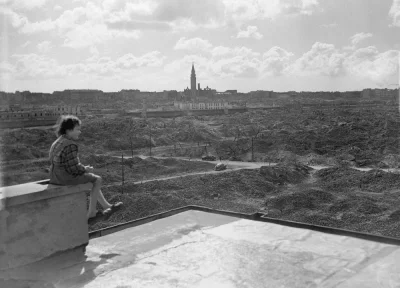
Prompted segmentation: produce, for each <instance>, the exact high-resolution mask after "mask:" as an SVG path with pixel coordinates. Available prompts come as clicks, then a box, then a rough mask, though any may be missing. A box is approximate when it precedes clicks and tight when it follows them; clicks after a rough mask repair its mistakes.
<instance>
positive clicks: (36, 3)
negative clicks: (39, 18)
mask: <svg viewBox="0 0 400 288" xmlns="http://www.w3.org/2000/svg"><path fill="white" fill-rule="evenodd" d="M46 2H48V0H29V1H26V0H1V1H0V4H3V5H5V6H7V7H9V8H11V9H13V10H14V9H15V10H32V9H34V8H40V7H42V6H44V4H46Z"/></svg>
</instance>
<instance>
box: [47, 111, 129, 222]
mask: <svg viewBox="0 0 400 288" xmlns="http://www.w3.org/2000/svg"><path fill="white" fill-rule="evenodd" d="M56 133H57V136H58V138H57V140H56V141H55V142H54V143H53V144H52V145H51V148H50V153H49V155H50V162H51V166H50V184H56V185H78V184H85V183H89V182H91V183H93V188H92V191H91V193H90V203H89V210H88V212H87V218H88V220H90V219H91V218H94V217H96V216H99V215H104V216H105V217H106V218H108V217H110V215H111V214H112V213H113V212H114V210H116V209H118V208H120V207H121V205H122V202H118V203H116V204H113V205H111V204H110V203H108V202H107V200H106V199H105V198H104V196H103V193H102V192H101V190H100V188H101V183H102V179H101V177H100V176H98V175H95V174H93V173H92V172H93V167H91V166H83V165H82V164H81V163H80V161H79V156H78V145H77V143H76V142H75V141H76V140H78V138H79V135H80V134H81V120H79V118H78V117H75V116H73V115H68V116H61V120H60V121H59V123H58V124H57V125H56ZM97 201H99V203H100V205H101V206H102V207H103V209H104V211H103V212H98V211H97V210H96V204H97Z"/></svg>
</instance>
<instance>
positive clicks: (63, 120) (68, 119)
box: [55, 115, 82, 136]
mask: <svg viewBox="0 0 400 288" xmlns="http://www.w3.org/2000/svg"><path fill="white" fill-rule="evenodd" d="M81 123H82V122H81V120H80V119H79V118H78V117H76V116H74V115H63V116H61V117H60V118H59V119H58V121H57V124H56V126H55V129H56V135H57V136H61V135H65V134H67V130H73V129H74V128H75V126H76V125H81Z"/></svg>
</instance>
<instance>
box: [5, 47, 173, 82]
mask: <svg viewBox="0 0 400 288" xmlns="http://www.w3.org/2000/svg"><path fill="white" fill-rule="evenodd" d="M91 51H92V53H93V54H96V53H97V51H96V48H95V47H93V48H92V49H91ZM11 58H12V59H13V60H14V61H15V63H14V64H9V63H5V64H4V63H3V64H1V66H0V69H1V71H3V72H4V71H8V73H12V74H13V76H14V78H16V79H50V78H60V77H67V76H71V75H81V76H87V77H103V76H107V77H110V76H118V75H124V73H125V71H129V73H131V72H132V69H136V68H143V67H159V66H161V65H162V64H163V62H164V60H165V59H166V57H165V56H163V55H161V53H160V52H159V51H152V52H149V53H146V54H143V55H141V56H134V55H132V54H130V53H129V54H125V55H123V56H121V57H119V58H117V59H115V60H113V59H111V58H110V57H91V58H89V59H88V61H86V62H79V63H73V64H60V63H59V62H58V61H57V60H56V59H54V58H50V57H48V56H45V55H38V54H33V53H31V54H14V55H12V57H11Z"/></svg>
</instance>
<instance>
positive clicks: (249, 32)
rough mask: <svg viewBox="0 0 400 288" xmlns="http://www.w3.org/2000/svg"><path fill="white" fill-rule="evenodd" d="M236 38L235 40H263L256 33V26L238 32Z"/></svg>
mask: <svg viewBox="0 0 400 288" xmlns="http://www.w3.org/2000/svg"><path fill="white" fill-rule="evenodd" d="M236 37H237V38H254V39H257V40H260V39H261V38H263V35H262V34H261V33H260V32H258V31H257V27H256V26H247V29H246V30H242V31H239V32H238V34H237V36H236Z"/></svg>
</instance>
